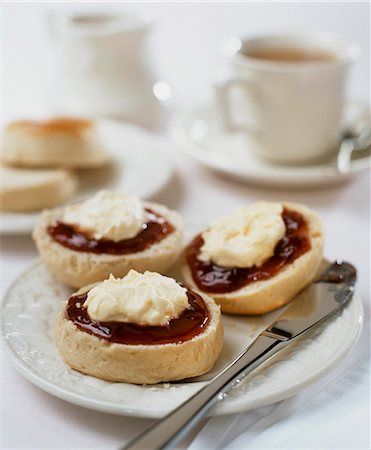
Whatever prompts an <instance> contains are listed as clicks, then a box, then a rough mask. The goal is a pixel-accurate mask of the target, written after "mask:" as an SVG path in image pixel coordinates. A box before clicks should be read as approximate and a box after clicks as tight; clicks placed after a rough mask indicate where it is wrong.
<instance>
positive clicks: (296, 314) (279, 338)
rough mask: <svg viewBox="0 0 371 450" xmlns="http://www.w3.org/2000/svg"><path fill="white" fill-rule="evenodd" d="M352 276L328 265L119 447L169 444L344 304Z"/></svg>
mask: <svg viewBox="0 0 371 450" xmlns="http://www.w3.org/2000/svg"><path fill="white" fill-rule="evenodd" d="M356 277H357V271H356V269H355V267H354V266H353V265H352V264H350V263H347V262H344V261H341V260H337V261H335V262H334V263H332V264H330V265H329V266H328V267H327V268H326V269H325V270H324V271H323V272H322V273H321V274H320V275H319V276H318V277H317V279H316V281H315V282H314V283H312V284H311V285H309V286H308V287H307V288H306V289H304V290H303V291H302V292H301V293H300V294H299V295H298V296H297V297H296V298H295V299H294V300H293V301H292V302H291V303H290V304H289V306H288V307H287V309H286V310H285V311H284V312H283V314H282V315H280V316H279V317H278V318H277V319H276V320H275V321H274V322H273V323H272V324H271V325H270V326H268V327H267V328H266V329H265V330H264V331H263V332H262V333H261V334H260V335H259V336H258V337H257V338H256V339H255V340H254V341H253V343H252V344H251V345H249V346H248V347H247V348H246V349H245V350H244V351H243V352H242V353H241V354H240V355H239V356H237V358H235V360H234V361H232V362H231V363H230V364H229V365H228V366H227V367H225V368H224V369H223V370H222V371H221V372H220V373H219V374H217V375H216V376H214V378H212V379H211V380H210V381H209V382H208V383H207V384H206V385H205V386H204V387H203V388H201V389H200V390H199V391H198V392H197V393H196V394H194V395H193V396H192V397H191V398H189V399H188V400H186V401H185V402H184V403H182V404H181V405H180V406H178V407H177V408H176V409H175V410H174V411H172V412H170V413H169V414H168V415H167V416H165V417H164V418H163V419H161V420H159V421H158V422H156V423H155V424H154V425H152V426H151V427H150V428H149V429H148V430H146V431H144V433H142V434H141V435H140V436H138V437H137V438H135V439H134V440H132V441H131V442H129V443H128V444H127V445H125V446H124V447H122V450H134V449H135V450H137V449H141V450H143V449H165V448H167V449H168V448H172V447H173V446H174V445H176V443H177V442H178V441H179V440H180V439H181V438H182V437H183V436H184V435H185V434H186V433H187V432H188V431H189V430H190V429H191V428H193V426H194V425H195V424H196V423H197V422H198V421H199V420H200V419H201V418H202V417H203V416H204V415H205V414H206V413H207V411H208V410H209V409H210V408H211V407H212V406H214V405H215V404H216V403H217V402H218V401H220V400H222V399H223V398H224V397H225V396H226V395H227V393H228V391H229V390H230V389H233V387H234V386H236V385H237V384H239V383H240V382H241V381H242V380H243V379H244V378H245V377H246V376H247V375H248V374H250V373H251V372H252V371H253V370H254V369H256V368H257V367H258V366H259V365H261V364H262V363H263V362H266V361H267V360H269V359H270V358H272V357H273V356H275V355H276V354H277V353H279V352H280V351H281V350H282V349H283V348H285V347H286V346H287V345H290V343H292V342H294V341H295V340H297V339H298V338H299V337H301V336H303V335H304V334H305V333H307V332H309V330H311V329H313V327H315V326H316V325H318V324H319V323H322V322H323V321H324V320H326V319H327V318H328V317H330V316H332V315H333V314H334V313H335V312H336V311H338V310H339V309H341V308H342V307H344V306H345V305H346V304H347V303H348V302H349V301H350V300H351V298H352V297H353V293H354V286H355V283H356Z"/></svg>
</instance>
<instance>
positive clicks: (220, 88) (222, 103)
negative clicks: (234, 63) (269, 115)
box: [215, 77, 260, 134]
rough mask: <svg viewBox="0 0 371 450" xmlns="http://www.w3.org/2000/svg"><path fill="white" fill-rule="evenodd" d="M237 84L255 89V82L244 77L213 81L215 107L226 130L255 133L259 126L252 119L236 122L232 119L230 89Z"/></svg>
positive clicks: (258, 130) (257, 131)
mask: <svg viewBox="0 0 371 450" xmlns="http://www.w3.org/2000/svg"><path fill="white" fill-rule="evenodd" d="M237 86H243V87H247V88H248V89H249V90H251V89H256V83H255V82H254V81H253V80H247V79H245V78H238V77H233V78H225V79H222V80H218V81H217V82H216V83H215V96H216V102H217V109H218V110H219V114H220V118H221V121H222V124H223V127H224V129H225V130H226V131H232V132H233V131H244V132H248V133H254V134H257V133H259V132H260V127H259V126H258V124H257V123H256V122H254V121H253V120H248V121H247V122H245V123H240V124H238V123H235V122H234V121H233V119H232V112H231V102H230V90H231V89H232V88H234V87H237Z"/></svg>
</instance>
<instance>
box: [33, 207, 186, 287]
mask: <svg viewBox="0 0 371 450" xmlns="http://www.w3.org/2000/svg"><path fill="white" fill-rule="evenodd" d="M143 206H144V207H146V208H150V209H151V210H153V211H154V212H156V213H158V214H160V215H161V216H162V217H164V218H165V219H167V220H168V221H169V222H170V223H171V224H172V225H173V227H174V230H173V232H172V233H170V234H169V235H168V236H166V237H165V238H164V239H163V240H161V241H160V242H158V243H154V244H153V245H151V246H150V247H149V248H147V249H145V250H143V251H140V252H136V253H129V254H125V255H111V254H105V253H101V254H95V253H90V252H82V251H76V250H73V249H70V248H67V247H64V246H62V245H61V244H59V243H58V242H56V241H55V240H53V238H52V237H51V236H50V235H49V234H48V232H47V229H48V226H49V225H51V224H53V223H55V222H56V221H57V220H58V219H59V218H60V217H61V216H62V213H63V209H62V208H56V209H53V210H46V211H44V212H43V213H42V214H41V216H40V219H39V221H38V223H37V224H36V227H35V229H34V232H33V238H34V240H35V242H36V246H37V249H38V251H39V253H40V256H41V258H42V260H43V261H44V263H45V264H46V266H47V267H48V269H49V270H50V271H51V272H52V274H53V275H54V276H55V277H56V278H58V279H59V280H61V281H62V282H64V283H66V284H67V285H69V286H72V287H74V288H81V287H82V286H86V285H88V284H92V283H95V282H97V281H100V280H104V279H106V278H108V277H109V275H110V274H113V275H115V276H116V277H123V276H124V275H126V274H127V273H128V272H129V270H131V269H135V270H137V271H138V272H144V271H145V270H149V271H154V272H159V273H165V272H166V271H167V270H169V269H170V267H171V266H172V265H173V264H174V262H175V260H176V259H177V258H178V255H179V252H180V251H181V245H182V238H183V224H182V219H181V216H180V214H178V213H177V212H176V211H173V210H170V209H169V208H167V207H166V206H164V205H160V204H157V203H153V202H143Z"/></svg>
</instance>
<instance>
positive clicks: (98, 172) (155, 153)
mask: <svg viewBox="0 0 371 450" xmlns="http://www.w3.org/2000/svg"><path fill="white" fill-rule="evenodd" d="M97 125H98V129H99V133H100V135H101V138H102V141H103V144H104V145H105V147H106V148H107V151H108V153H109V155H110V156H111V157H112V159H113V163H112V164H111V165H110V166H107V168H100V169H89V170H84V171H79V179H80V186H79V190H78V192H77V194H76V196H75V197H74V199H73V200H72V201H76V200H79V199H81V198H84V197H87V196H89V195H92V194H93V193H94V192H95V191H97V190H99V189H103V188H104V189H112V190H117V191H122V192H128V193H132V194H136V195H138V196H139V197H141V198H143V199H145V198H149V197H151V196H153V195H155V194H156V193H157V192H159V191H160V190H161V189H162V188H163V187H164V186H165V185H166V184H167V182H168V181H169V179H170V177H171V175H172V173H173V163H172V160H171V156H170V148H169V142H166V140H164V139H162V138H160V137H159V136H156V135H155V134H153V133H150V132H148V131H146V130H144V129H142V128H139V127H137V126H134V125H130V124H127V123H124V122H118V121H113V120H108V119H99V120H98V121H97ZM38 214H39V213H1V214H0V234H22V233H30V232H31V231H32V230H33V227H34V225H35V222H36V219H37V217H38Z"/></svg>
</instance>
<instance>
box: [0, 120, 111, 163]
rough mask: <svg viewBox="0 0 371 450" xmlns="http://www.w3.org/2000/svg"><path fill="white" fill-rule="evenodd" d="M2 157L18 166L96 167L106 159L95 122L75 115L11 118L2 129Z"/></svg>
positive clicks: (6, 161) (5, 161)
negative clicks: (67, 116) (13, 120)
mask: <svg viewBox="0 0 371 450" xmlns="http://www.w3.org/2000/svg"><path fill="white" fill-rule="evenodd" d="M2 160H3V162H4V164H6V165H12V166H17V167H33V168H34V167H67V168H89V167H99V166H102V165H104V164H106V163H107V162H108V155H107V152H106V151H105V149H104V147H103V145H102V143H101V141H100V138H99V134H98V131H97V129H96V125H95V122H93V121H91V120H83V119H76V118H55V119H50V120H46V121H39V122H37V121H31V120H24V121H18V122H13V123H11V124H10V125H8V126H7V127H6V128H5V130H4V135H3V147H2Z"/></svg>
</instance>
